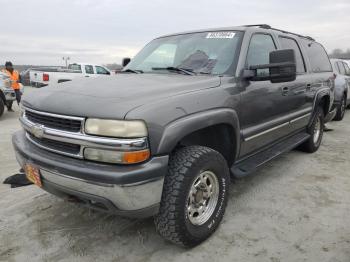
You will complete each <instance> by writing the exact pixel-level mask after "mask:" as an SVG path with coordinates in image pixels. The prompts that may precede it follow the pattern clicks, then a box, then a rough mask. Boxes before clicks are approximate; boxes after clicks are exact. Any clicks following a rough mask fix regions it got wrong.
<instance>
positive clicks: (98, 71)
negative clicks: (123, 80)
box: [96, 66, 109, 75]
mask: <svg viewBox="0 0 350 262" xmlns="http://www.w3.org/2000/svg"><path fill="white" fill-rule="evenodd" d="M96 74H98V75H109V72H108V71H107V70H106V69H104V68H103V67H101V66H96Z"/></svg>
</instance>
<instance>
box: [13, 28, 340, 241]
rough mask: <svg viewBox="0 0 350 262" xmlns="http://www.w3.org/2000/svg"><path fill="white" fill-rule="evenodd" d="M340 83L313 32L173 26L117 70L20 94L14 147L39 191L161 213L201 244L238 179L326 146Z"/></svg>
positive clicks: (165, 224) (171, 236) (132, 211)
mask: <svg viewBox="0 0 350 262" xmlns="http://www.w3.org/2000/svg"><path fill="white" fill-rule="evenodd" d="M125 61H127V60H125ZM333 88H334V75H333V72H332V66H331V64H330V61H329V59H328V56H327V54H326V52H325V50H324V48H323V47H322V45H321V44H319V43H317V42H316V41H315V40H314V39H312V38H310V37H305V36H301V35H297V34H293V33H290V32H286V31H283V30H278V29H274V28H271V27H270V26H268V25H253V26H239V27H229V28H217V29H205V30H198V31H192V32H184V33H178V34H173V35H167V36H162V37H159V38H157V39H155V40H153V41H151V42H150V43H149V44H148V45H146V46H145V47H144V48H143V49H142V50H141V51H140V52H139V53H138V54H137V55H136V56H135V58H134V59H133V60H132V61H131V62H130V63H129V64H128V65H127V67H126V68H125V69H124V70H123V72H121V73H120V74H118V75H116V76H115V77H111V78H103V79H79V80H75V81H72V82H67V83H62V84H60V86H59V87H58V86H55V85H52V86H49V87H46V88H43V89H42V90H40V91H38V92H35V93H34V92H33V93H29V94H25V96H24V97H23V107H22V110H23V112H22V114H21V117H20V121H21V123H22V126H23V128H24V129H23V130H22V131H18V132H16V133H15V134H14V135H13V144H14V148H15V152H16V157H17V160H18V162H19V163H20V165H21V166H22V167H24V169H25V170H26V174H27V177H28V178H29V179H30V180H32V181H33V182H35V183H36V184H37V185H38V186H40V187H42V188H43V189H44V190H46V191H48V192H51V193H53V194H56V195H58V196H61V197H64V198H69V199H70V201H72V200H76V202H78V203H82V204H85V205H88V206H90V207H92V208H96V209H99V210H103V211H109V212H115V213H117V214H120V215H124V216H134V217H145V216H152V215H154V216H155V224H156V228H157V230H158V232H159V233H160V234H161V235H162V236H163V237H164V238H166V239H168V240H170V241H172V242H174V243H178V244H182V245H185V246H194V245H196V244H198V243H200V242H201V241H203V240H205V239H206V238H208V237H209V236H210V235H211V234H212V233H213V232H214V231H215V230H216V228H217V227H218V225H219V224H220V222H221V220H222V217H223V215H224V212H225V207H226V203H227V200H228V192H229V187H230V179H231V178H232V177H242V176H246V175H248V174H250V173H252V172H254V171H255V170H256V169H257V168H258V167H259V166H261V165H262V164H264V163H266V162H267V161H270V160H271V159H273V158H275V157H276V156H278V155H280V154H282V153H284V152H286V151H289V150H291V149H292V148H295V147H299V148H301V149H302V150H304V151H306V152H315V151H316V150H317V149H318V148H319V146H320V145H321V141H322V135H323V126H324V121H325V117H328V115H329V109H330V108H331V106H332V103H333V98H334V97H333ZM286 190H288V189H287V188H286Z"/></svg>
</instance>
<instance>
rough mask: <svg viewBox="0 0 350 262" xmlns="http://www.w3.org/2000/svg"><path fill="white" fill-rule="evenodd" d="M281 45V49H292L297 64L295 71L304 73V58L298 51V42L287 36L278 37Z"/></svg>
mask: <svg viewBox="0 0 350 262" xmlns="http://www.w3.org/2000/svg"><path fill="white" fill-rule="evenodd" d="M279 40H280V43H281V46H282V48H283V49H293V50H294V52H295V59H296V64H297V73H305V64H304V59H303V56H302V54H301V51H300V47H299V45H298V43H297V42H296V41H295V40H294V39H292V38H288V37H283V36H280V37H279Z"/></svg>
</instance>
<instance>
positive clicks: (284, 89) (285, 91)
mask: <svg viewBox="0 0 350 262" xmlns="http://www.w3.org/2000/svg"><path fill="white" fill-rule="evenodd" d="M288 92H289V87H287V86H285V87H283V88H282V96H286V95H287V94H288Z"/></svg>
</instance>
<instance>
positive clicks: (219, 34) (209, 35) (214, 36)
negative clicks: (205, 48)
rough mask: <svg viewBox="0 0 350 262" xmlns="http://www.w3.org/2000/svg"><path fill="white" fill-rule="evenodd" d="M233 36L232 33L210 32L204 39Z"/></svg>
mask: <svg viewBox="0 0 350 262" xmlns="http://www.w3.org/2000/svg"><path fill="white" fill-rule="evenodd" d="M234 36H235V33H234V32H210V33H208V34H207V37H206V38H216V39H217V38H233V37H234Z"/></svg>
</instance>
